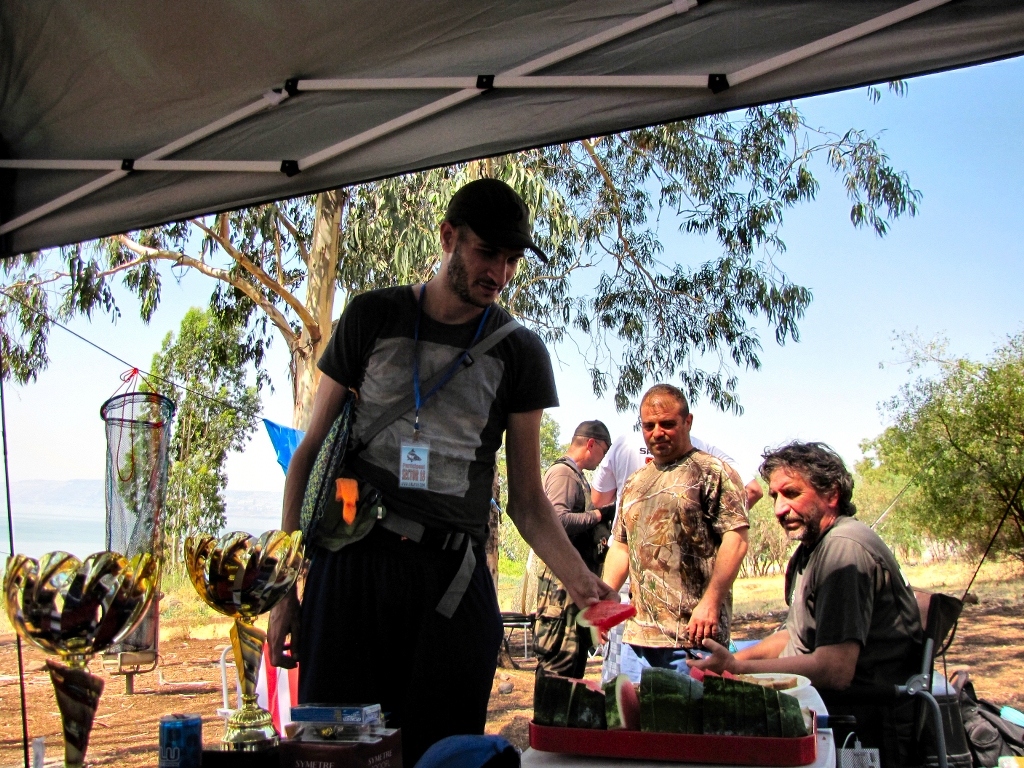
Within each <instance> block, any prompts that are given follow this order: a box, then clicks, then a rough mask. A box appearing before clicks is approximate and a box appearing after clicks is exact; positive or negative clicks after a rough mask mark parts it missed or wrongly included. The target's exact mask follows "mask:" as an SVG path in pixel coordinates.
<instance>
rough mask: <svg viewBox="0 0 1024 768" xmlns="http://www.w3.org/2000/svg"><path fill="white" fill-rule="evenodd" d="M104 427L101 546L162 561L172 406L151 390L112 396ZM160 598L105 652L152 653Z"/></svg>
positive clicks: (104, 408)
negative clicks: (103, 534)
mask: <svg viewBox="0 0 1024 768" xmlns="http://www.w3.org/2000/svg"><path fill="white" fill-rule="evenodd" d="M100 416H101V417H102V418H103V421H104V422H105V424H106V432H107V471H106V483H105V485H106V488H105V491H106V493H105V495H106V505H107V525H106V547H107V549H108V550H112V551H114V552H120V553H121V554H122V555H124V556H125V557H127V558H129V559H131V558H132V557H134V556H135V555H138V554H140V553H144V552H149V553H151V554H153V555H154V556H155V557H156V558H158V560H159V561H160V562H162V560H163V554H164V552H163V548H164V535H163V507H164V495H165V492H166V490H167V464H168V457H167V449H168V446H169V444H170V438H171V419H172V418H173V417H174V403H173V402H172V401H171V400H169V399H168V398H166V397H164V396H163V395H158V394H156V393H153V392H128V393H126V394H120V395H114V396H113V397H111V398H110V399H109V400H107V401H106V402H105V403H104V404H103V406H102V407H101V408H100ZM159 611H160V606H159V599H156V600H154V601H153V602H152V604H151V605H150V607H149V610H148V611H147V613H146V617H145V618H144V619H143V620H142V623H141V624H139V626H138V627H137V628H136V629H135V630H134V631H133V632H132V633H131V634H130V635H128V637H126V638H125V639H124V641H123V642H121V643H120V644H118V645H117V646H112V647H111V648H110V649H109V650H108V651H107V653H114V654H116V653H118V652H124V651H143V650H152V651H155V650H156V645H157V637H158V630H159V624H158V619H159Z"/></svg>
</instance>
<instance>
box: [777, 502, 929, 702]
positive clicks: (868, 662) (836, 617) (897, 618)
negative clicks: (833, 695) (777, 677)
mask: <svg viewBox="0 0 1024 768" xmlns="http://www.w3.org/2000/svg"><path fill="white" fill-rule="evenodd" d="M786 595H787V602H788V603H789V605H790V608H789V616H788V617H787V619H786V628H787V630H788V632H789V643H788V644H787V645H786V649H785V650H784V651H783V652H782V655H783V656H795V655H797V654H800V653H811V652H812V651H813V650H814V649H815V648H817V647H819V646H823V645H838V644H839V643H845V642H849V641H853V642H856V643H858V644H859V645H860V648H861V650H860V656H859V657H858V659H857V668H856V671H855V673H854V678H853V682H854V683H855V684H868V685H876V684H877V685H885V684H896V683H904V682H906V679H907V677H908V676H909V675H911V674H913V673H914V672H915V671H920V670H919V667H920V647H921V642H922V635H921V616H920V612H919V611H918V608H917V600H916V599H915V598H914V592H913V590H911V588H910V584H909V583H908V582H907V580H906V578H905V577H904V575H903V572H902V571H901V570H900V567H899V564H898V563H897V562H896V558H895V557H893V554H892V552H891V551H889V548H888V547H887V546H886V545H885V542H883V541H882V540H881V539H880V538H879V537H878V534H876V533H875V532H874V531H872V530H871V529H870V528H869V527H868V526H866V525H864V524H863V523H862V522H860V521H859V520H854V519H853V518H851V517H840V518H839V519H838V520H836V522H835V523H834V524H833V525H832V527H831V528H829V529H828V530H827V531H826V532H825V534H824V535H823V536H822V537H821V538H820V539H819V540H818V541H817V542H816V543H815V544H814V545H813V546H811V547H808V546H807V545H806V544H801V545H800V546H799V547H798V548H797V551H796V553H794V555H793V557H792V559H791V560H790V561H789V565H788V566H787V568H786Z"/></svg>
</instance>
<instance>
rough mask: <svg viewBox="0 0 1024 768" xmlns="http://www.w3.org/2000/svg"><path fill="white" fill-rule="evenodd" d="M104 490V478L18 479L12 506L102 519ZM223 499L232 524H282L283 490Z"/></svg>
mask: <svg viewBox="0 0 1024 768" xmlns="http://www.w3.org/2000/svg"><path fill="white" fill-rule="evenodd" d="M103 494H104V489H103V481H102V480H19V481H16V482H13V483H11V507H12V509H13V511H14V516H15V519H16V520H22V521H27V520H28V519H31V518H54V517H58V518H68V517H70V518H75V519H95V520H98V521H100V522H102V520H103V518H104V515H105V514H106V502H105V501H104V498H103ZM224 500H225V502H226V504H227V516H228V527H229V528H232V527H237V528H238V529H239V530H249V528H250V524H251V525H252V528H253V530H252V531H251V532H253V533H257V532H258V531H256V530H255V527H256V525H255V524H256V523H259V524H260V525H265V526H266V527H275V526H277V525H280V519H281V494H280V493H276V492H273V491H232V490H228V491H227V493H226V494H225V497H224ZM0 509H2V507H0ZM0 515H2V512H0ZM273 521H276V522H273Z"/></svg>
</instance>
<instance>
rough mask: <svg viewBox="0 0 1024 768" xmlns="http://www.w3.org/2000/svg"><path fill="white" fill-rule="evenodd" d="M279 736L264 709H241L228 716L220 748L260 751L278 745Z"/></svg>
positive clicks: (225, 749) (232, 750)
mask: <svg viewBox="0 0 1024 768" xmlns="http://www.w3.org/2000/svg"><path fill="white" fill-rule="evenodd" d="M279 741H280V737H279V736H278V735H277V729H275V728H274V721H273V720H272V719H271V717H270V713H269V712H267V710H265V709H260V708H258V707H254V708H252V709H247V708H245V707H243V708H242V709H240V710H238V711H237V712H235V713H234V714H233V715H232V716H231V717H229V718H228V724H227V728H226V729H225V731H224V738H223V739H221V741H220V748H221V749H222V750H224V751H227V752H261V751H263V750H265V749H271V748H273V747H276V746H277V745H278V742H279Z"/></svg>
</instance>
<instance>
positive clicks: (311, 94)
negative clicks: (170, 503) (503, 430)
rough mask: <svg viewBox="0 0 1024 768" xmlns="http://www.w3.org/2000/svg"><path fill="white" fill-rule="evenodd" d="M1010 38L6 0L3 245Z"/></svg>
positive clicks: (730, 8) (860, 75)
mask: <svg viewBox="0 0 1024 768" xmlns="http://www.w3.org/2000/svg"><path fill="white" fill-rule="evenodd" d="M1022 52H1024V4H1022V3H1020V2H1017V0H917V1H916V2H909V3H908V2H907V0H707V1H705V2H700V3H699V4H698V3H697V2H695V0H636V1H635V2H628V3H627V2H622V1H621V0H521V1H519V2H493V0H492V1H491V2H482V1H481V0H403V2H394V3H385V2H380V0H376V1H371V0H349V1H348V2H328V1H327V0H307V1H306V2H301V3H298V2H284V1H283V0H236V2H234V3H208V2H203V1H202V0H175V2H173V3H160V4H152V3H116V4H112V3H103V2H99V0H8V1H7V2H5V3H3V4H0V255H9V254H12V253H19V252H23V251H28V250H35V249H39V248H44V247H49V246H54V245H60V244H65V243H70V242H76V241H80V240H85V239H89V238H94V237H98V236H102V235H105V234H111V233H116V232H122V231H126V230H130V229H135V228H139V227H144V226H150V225H155V224H158V223H161V222H166V221H173V220H177V219H183V218H187V217H191V216H196V215H200V214H203V213H207V212H210V211H215V210H226V209H231V208H237V207H241V206H246V205H252V204H255V203H259V202H263V201H267V200H272V199H279V198H283V197H290V196H294V195H298V194H303V193H309V192H313V191H317V190H322V189H327V188H333V187H338V186H343V185H346V184H352V183H355V182H360V181H366V180H370V179H374V178H380V177H383V176H388V175H393V174H397V173H402V172H405V171H412V170H417V169H422V168H426V167H432V166H437V165H443V164H448V163H453V162H457V161H461V160H467V159H471V158H477V157H484V156H488V155H494V154H500V153H503V152H508V151H513V150H517V149H522V148H526V147H531V146H538V145H544V144H551V143H556V142H561V141H567V140H570V139H574V138H579V137H582V136H592V135H598V134H602V133H610V132H615V131H620V130H624V129H628V128H634V127H639V126H643V125H651V124H656V123H663V122H667V121H670V120H675V119H680V118H685V117H691V116H695V115H700V114H707V113H710V112H717V111H722V110H728V109H734V108H737V107H742V106H747V105H752V104H759V103H765V102H771V101H778V100H781V99H785V98H790V97H795V96H802V95H808V94H813V93H820V92H823V91H830V90H836V89H841V88H847V87H851V86H855V85H860V84H864V83H869V82H879V81H884V80H888V79H892V78H897V77H906V76H910V75H914V74H921V73H925V72H933V71H937V70H941V69H947V68H953V67H960V66H966V65H970V64H975V63H979V62H984V61H990V60H994V59H999V58H1003V57H1008V56H1014V55H1018V54H1020V53H1022Z"/></svg>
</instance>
